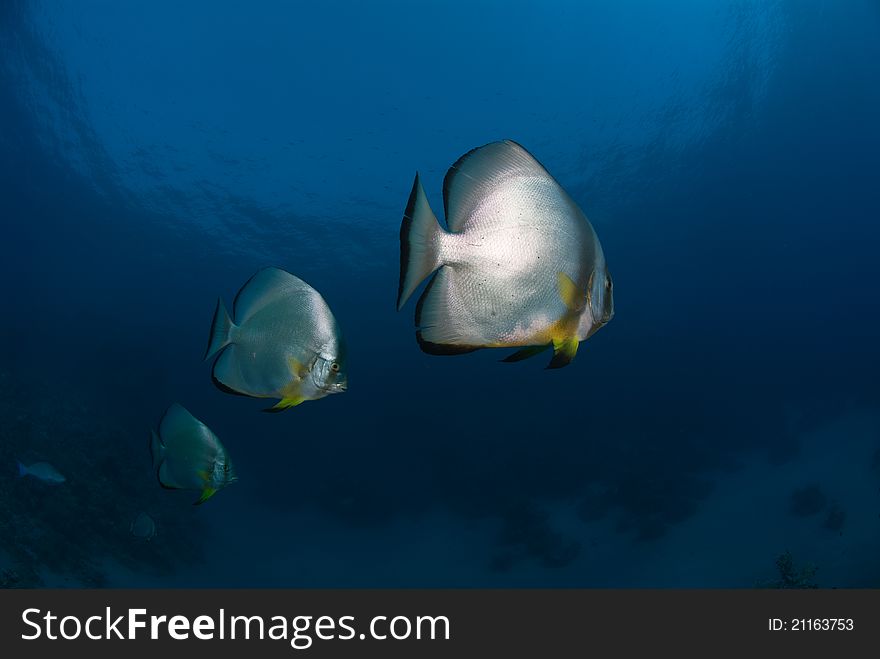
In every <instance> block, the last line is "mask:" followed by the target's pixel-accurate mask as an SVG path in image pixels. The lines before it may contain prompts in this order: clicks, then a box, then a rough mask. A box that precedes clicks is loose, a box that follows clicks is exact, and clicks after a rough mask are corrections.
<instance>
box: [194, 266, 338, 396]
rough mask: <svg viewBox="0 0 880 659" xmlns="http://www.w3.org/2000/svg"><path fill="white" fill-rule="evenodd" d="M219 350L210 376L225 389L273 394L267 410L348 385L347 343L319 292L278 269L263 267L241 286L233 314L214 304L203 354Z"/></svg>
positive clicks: (208, 354) (208, 355) (219, 301)
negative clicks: (205, 350)
mask: <svg viewBox="0 0 880 659" xmlns="http://www.w3.org/2000/svg"><path fill="white" fill-rule="evenodd" d="M218 352H219V353H220V354H219V355H218V357H217V359H216V360H215V362H214V367H213V372H212V375H213V380H214V383H215V384H216V385H217V386H218V387H219V388H220V389H222V390H224V391H228V392H231V393H237V394H242V395H246V396H252V397H255V398H278V399H280V400H279V402H278V403H277V404H276V405H275V406H274V407H272V408H269V410H268V411H280V410H284V409H287V408H289V407H293V406H294V405H298V404H300V403H302V402H303V401H306V400H315V399H318V398H323V397H324V396H327V395H328V394H332V393H338V392H342V391H345V389H346V388H347V375H346V371H345V344H344V341H343V338H342V332H341V330H340V328H339V325H338V323H337V322H336V318H335V317H334V316H333V313H332V312H331V311H330V307H329V305H328V304H327V302H326V301H325V300H324V298H323V297H322V296H321V294H320V293H318V291H316V290H315V289H314V288H312V287H311V286H309V284H307V283H306V282H304V281H303V280H302V279H300V278H299V277H296V276H294V275H292V274H290V273H289V272H286V271H284V270H281V269H279V268H264V269H262V270H260V271H259V272H257V273H256V274H255V275H254V276H253V277H251V279H250V280H248V282H247V283H246V284H245V285H244V286H243V287H242V288H241V290H240V291H239V292H238V295H236V297H235V302H234V303H233V316H230V315H229V314H228V312H227V311H226V308H225V307H224V306H223V302H222V300H218V302H217V310H216V311H215V313H214V321H213V323H212V326H211V335H210V339H209V343H208V350H207V352H206V355H205V358H206V359H207V358H209V357H211V356H212V355H214V354H217V353H218Z"/></svg>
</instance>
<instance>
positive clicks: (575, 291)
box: [556, 272, 586, 311]
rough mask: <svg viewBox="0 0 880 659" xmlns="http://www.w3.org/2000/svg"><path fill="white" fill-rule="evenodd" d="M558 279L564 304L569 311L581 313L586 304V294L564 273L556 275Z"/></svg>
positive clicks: (560, 295)
mask: <svg viewBox="0 0 880 659" xmlns="http://www.w3.org/2000/svg"><path fill="white" fill-rule="evenodd" d="M556 277H557V279H558V281H559V297H561V298H562V302H563V303H564V304H565V306H566V307H567V308H568V310H569V311H580V310H581V309H583V308H584V305H585V304H586V295H585V293H584V292H583V291H582V290H581V289H580V288H578V285H577V284H575V283H574V281H572V279H571V277H569V276H568V275H567V274H565V273H564V272H558V273H556Z"/></svg>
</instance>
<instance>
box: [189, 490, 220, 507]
mask: <svg viewBox="0 0 880 659" xmlns="http://www.w3.org/2000/svg"><path fill="white" fill-rule="evenodd" d="M215 494H217V489H216V488H214V487H206V488H205V489H204V490H202V496H200V497H199V498H198V499H197V500H196V502H195V503H193V505H194V506H201V505H202V504H203V503H205V501H207V500H208V499H210V498H211V497H212V496H214V495H215Z"/></svg>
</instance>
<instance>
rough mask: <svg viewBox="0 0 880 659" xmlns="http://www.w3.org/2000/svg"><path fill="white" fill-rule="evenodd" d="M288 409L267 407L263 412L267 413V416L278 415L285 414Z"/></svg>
mask: <svg viewBox="0 0 880 659" xmlns="http://www.w3.org/2000/svg"><path fill="white" fill-rule="evenodd" d="M286 409H287V408H286V407H267V408H265V409H263V412H266V413H267V414H278V413H279V412H284V411H285V410H286Z"/></svg>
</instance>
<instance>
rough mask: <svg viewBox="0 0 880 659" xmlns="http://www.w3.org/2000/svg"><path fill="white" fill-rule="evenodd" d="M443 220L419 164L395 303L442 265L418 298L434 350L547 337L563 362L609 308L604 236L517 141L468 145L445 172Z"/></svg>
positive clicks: (532, 345) (424, 340) (537, 348)
mask: <svg viewBox="0 0 880 659" xmlns="http://www.w3.org/2000/svg"><path fill="white" fill-rule="evenodd" d="M443 205H444V210H445V214H446V224H447V227H448V230H446V229H444V228H442V227H441V226H440V224H439V223H438V222H437V218H436V216H435V215H434V212H433V211H432V210H431V207H430V205H429V204H428V200H427V197H426V196H425V191H424V189H423V188H422V184H421V182H420V180H419V175H418V174H416V178H415V182H414V183H413V188H412V192H411V193H410V197H409V202H408V203H407V207H406V211H405V213H404V216H403V222H402V224H401V227H400V287H399V289H398V295H397V309H398V310H400V308H401V307H402V306H403V305H404V304H405V303H406V301H407V299H409V297H410V296H411V295H412V293H413V292H414V291H415V289H416V288H417V287H418V285H419V284H420V283H421V282H422V281H423V280H424V279H425V278H426V277H428V276H429V275H430V274H431V273H434V272H435V271H436V274H434V276H433V278H432V279H431V281H430V282H429V284H428V285H427V287H426V288H425V290H424V292H423V293H422V296H421V297H420V298H419V301H418V304H417V306H416V318H415V321H416V338H417V339H418V342H419V345H420V346H421V348H422V350H423V351H425V352H427V353H430V354H460V353H465V352H471V351H473V350H477V349H479V348H508V347H511V348H512V347H523V346H525V347H524V348H523V349H522V350H519V351H517V352H515V353H513V354H512V355H510V356H508V357H507V358H506V359H504V360H503V361H519V360H521V359H525V358H527V357H531V356H533V355H536V354H538V353H540V352H542V351H543V350H545V349H547V348H550V347H552V348H553V351H554V354H553V358H552V359H551V361H550V363H549V365H548V367H547V368H559V367H562V366H565V365H566V364H568V363H569V362H571V360H572V359H573V358H574V356H575V354H576V352H577V349H578V344H579V342H580V341H583V340H585V339H586V338H587V337H589V336H591V335H592V334H593V333H594V332H596V331H597V330H598V329H599V328H600V327H602V326H603V325H605V324H606V323H607V322H608V321H609V320H611V318H612V317H613V316H614V297H613V284H612V281H611V275H610V274H609V273H608V269H607V267H606V264H605V255H604V253H603V251H602V246H601V244H600V243H599V238H598V237H597V236H596V232H595V231H594V230H593V227H592V225H591V224H590V222H589V221H588V220H587V218H586V216H585V215H584V214H583V212H582V211H581V209H580V208H579V207H578V205H577V204H576V203H575V202H574V200H573V199H572V198H571V197H569V196H568V194H567V193H566V192H565V190H563V189H562V186H560V185H559V183H557V182H556V180H555V179H554V178H553V177H552V176H550V174H549V173H548V172H547V170H546V169H544V167H543V166H542V165H541V163H539V162H538V161H537V160H536V159H535V158H534V157H533V156H532V155H531V154H530V153H529V152H528V151H526V150H525V149H524V148H523V147H522V146H520V145H519V144H517V143H515V142H511V141H509V140H506V141H503V142H493V143H491V144H487V145H485V146H482V147H479V148H477V149H474V150H472V151H470V152H469V153H467V154H465V155H464V156H462V157H461V158H460V159H459V160H458V162H456V163H455V164H454V165H453V166H452V167H451V168H450V169H449V171H448V172H447V174H446V178H445V179H444V181H443Z"/></svg>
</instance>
